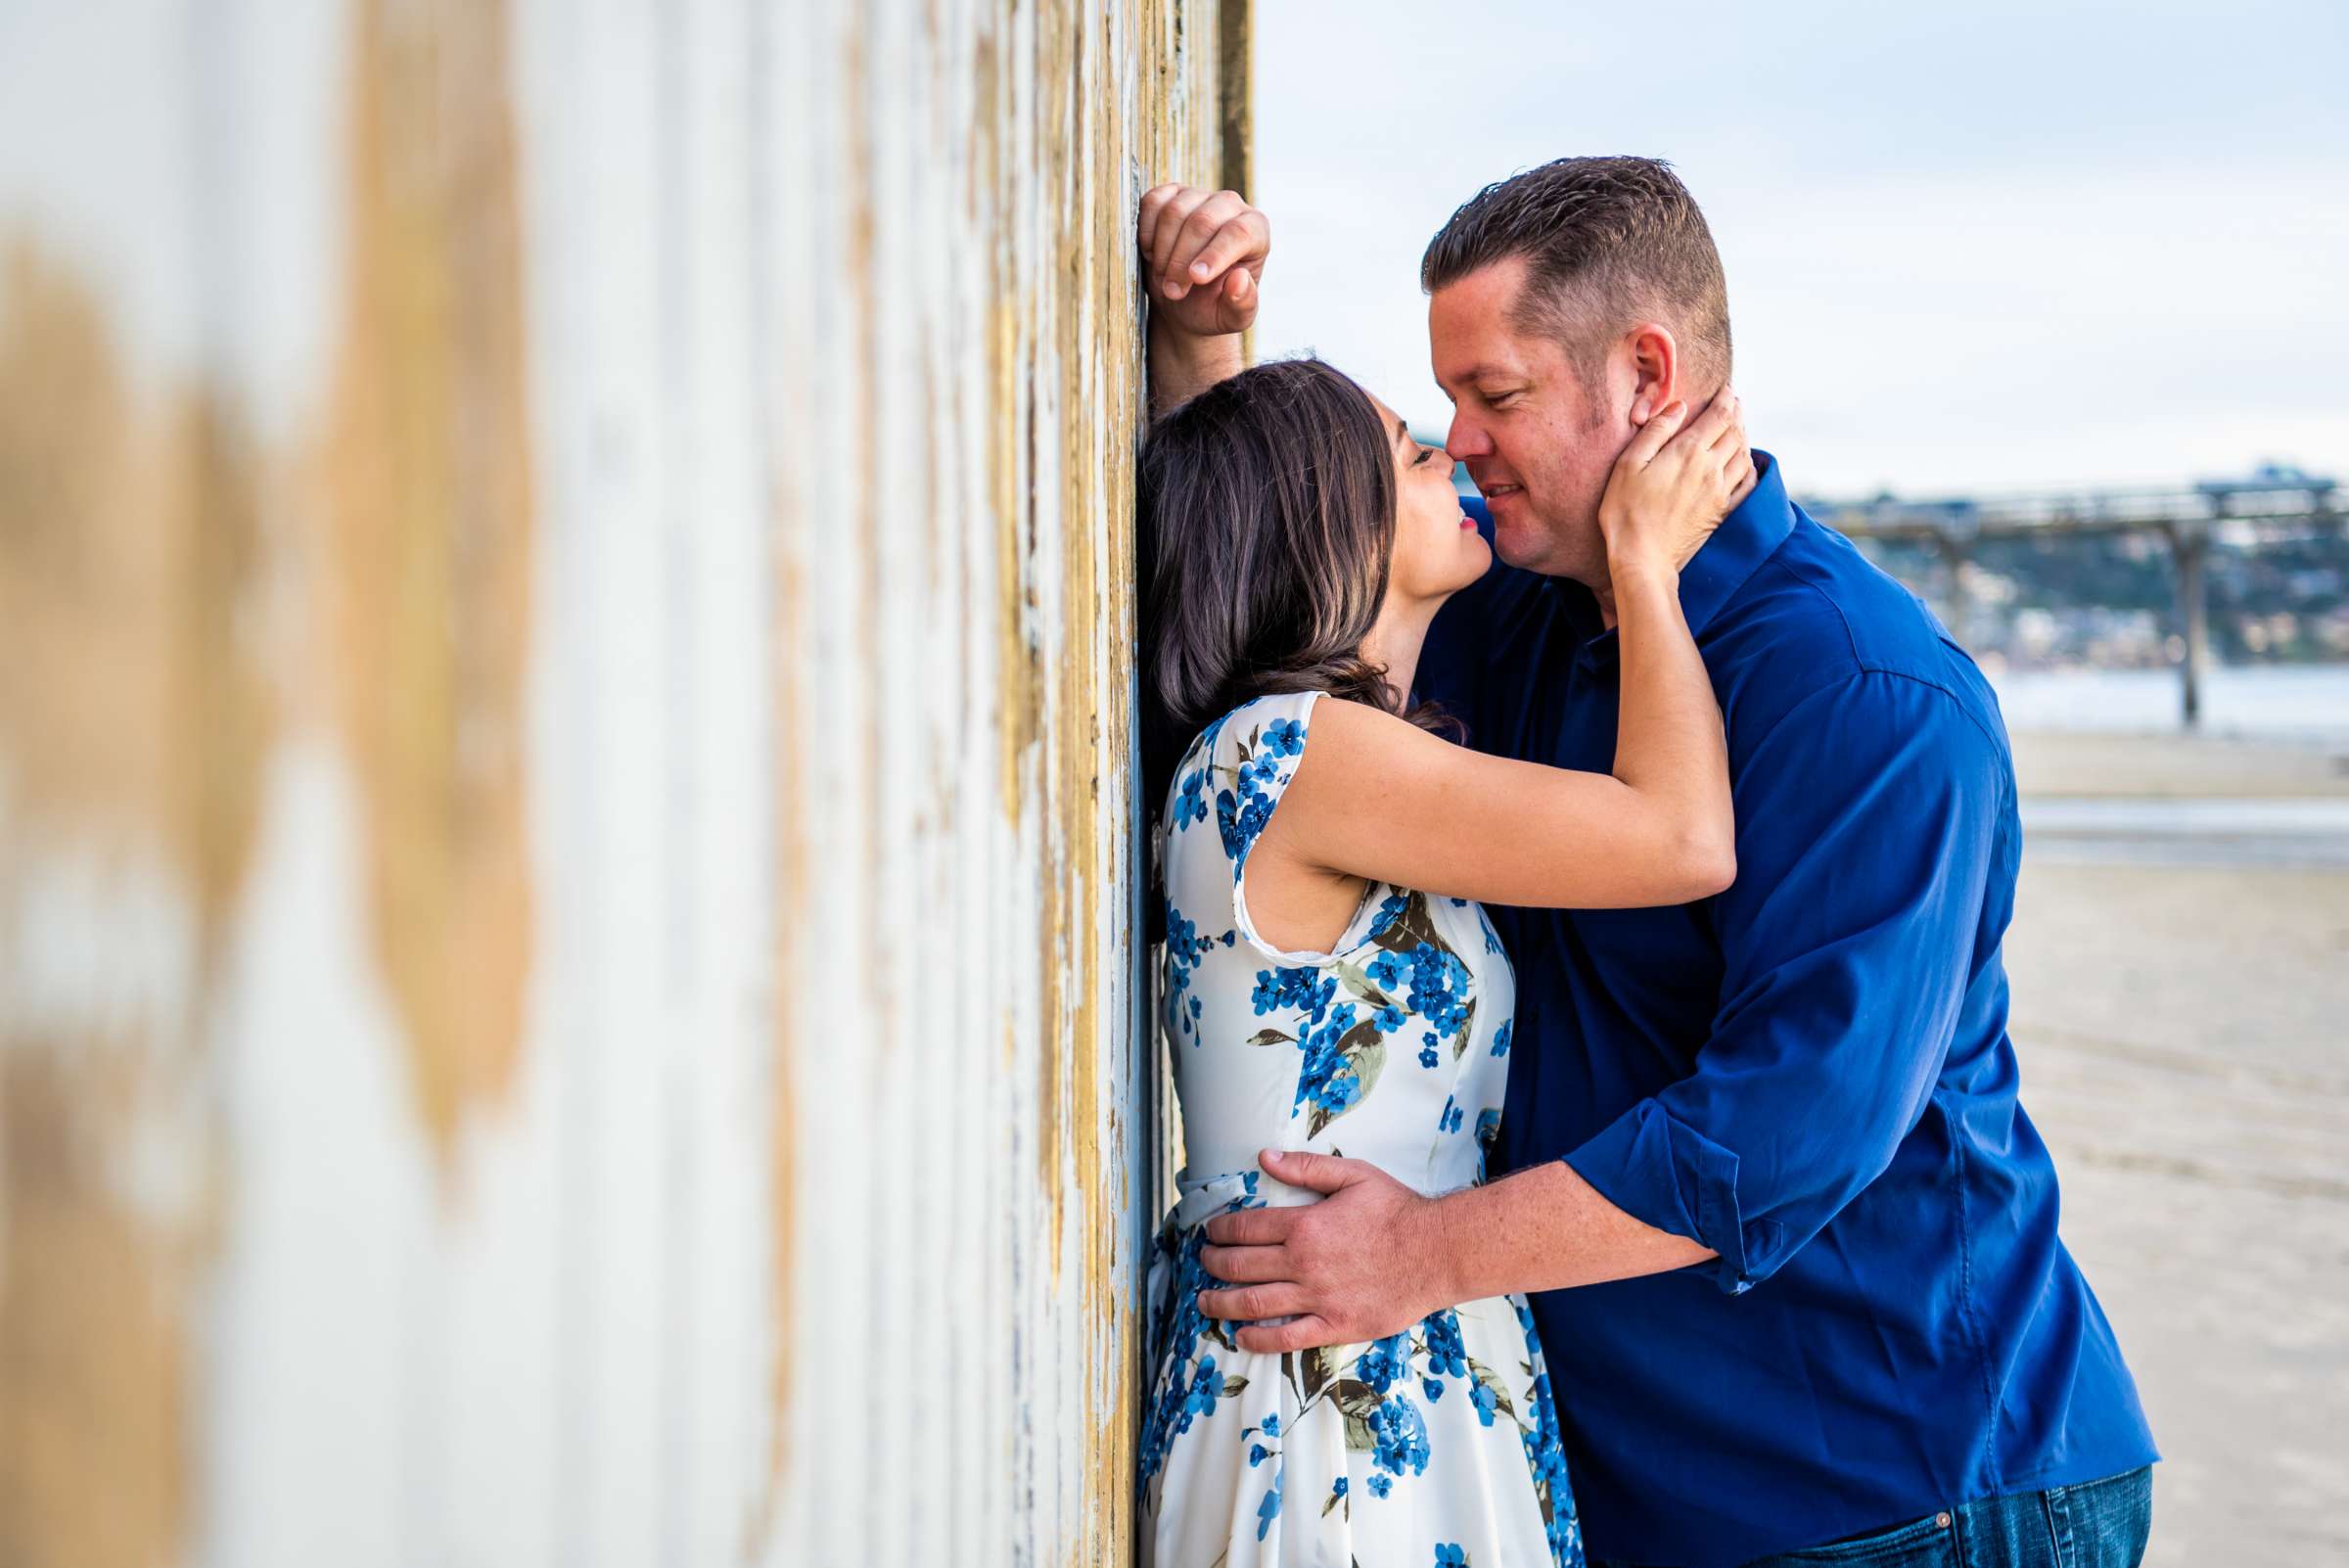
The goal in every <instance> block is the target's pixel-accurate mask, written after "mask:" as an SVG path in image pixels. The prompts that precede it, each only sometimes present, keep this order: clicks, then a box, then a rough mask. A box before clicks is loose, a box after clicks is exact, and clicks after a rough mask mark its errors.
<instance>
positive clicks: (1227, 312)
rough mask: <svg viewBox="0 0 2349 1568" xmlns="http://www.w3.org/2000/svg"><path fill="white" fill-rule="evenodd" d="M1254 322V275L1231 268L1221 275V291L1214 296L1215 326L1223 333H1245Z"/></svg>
mask: <svg viewBox="0 0 2349 1568" xmlns="http://www.w3.org/2000/svg"><path fill="white" fill-rule="evenodd" d="M1255 321H1256V277H1255V274H1253V273H1251V272H1250V271H1249V270H1248V269H1247V268H1246V267H1233V268H1232V269H1231V270H1230V271H1229V272H1227V273H1225V274H1224V275H1223V287H1222V291H1221V293H1220V294H1218V295H1217V296H1216V325H1217V326H1219V327H1221V328H1222V329H1223V330H1224V331H1225V332H1246V331H1247V330H1248V328H1249V327H1250V326H1251V325H1253V324H1254V323H1255Z"/></svg>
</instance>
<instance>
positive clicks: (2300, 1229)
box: [2006, 733, 2349, 1564]
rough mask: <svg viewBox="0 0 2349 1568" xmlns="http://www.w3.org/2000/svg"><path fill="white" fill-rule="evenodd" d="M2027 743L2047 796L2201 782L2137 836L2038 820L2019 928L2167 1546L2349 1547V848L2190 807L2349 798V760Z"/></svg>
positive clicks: (2081, 1253)
mask: <svg viewBox="0 0 2349 1568" xmlns="http://www.w3.org/2000/svg"><path fill="white" fill-rule="evenodd" d="M2015 753H2016V770H2017V776H2018V779H2019V780H2020V782H2021V785H2022V788H2023V790H2024V793H2025V796H2026V800H2025V812H2026V821H2027V822H2028V821H2029V820H2030V817H2031V812H2032V809H2033V807H2034V803H2035V802H2037V803H2040V804H2043V805H2044V804H2046V803H2048V802H2049V801H2050V799H2051V798H2060V799H2061V800H2062V801H2064V802H2067V803H2077V802H2083V801H2109V802H2113V803H2116V804H2117V805H2118V806H2119V807H2124V808H2130V809H2134V807H2132V805H2131V803H2145V802H2176V803H2185V805H2186V806H2188V807H2189V809H2188V811H2186V812H2184V813H2182V817H2183V820H2182V822H2181V823H2180V824H2179V826H2178V829H2177V831H2175V832H2174V833H2171V834H2169V835H2167V836H2166V837H2165V836H2164V835H2163V834H2160V833H2155V834H2153V835H2151V836H2147V835H2145V834H2143V833H2142V832H2137V831H2133V832H2132V834H2131V836H2130V837H2129V838H2128V839H2127V840H2126V841H2125V844H2126V849H2125V853H2122V854H2120V855H2118V856H2117V857H2116V856H2115V855H2114V854H2112V853H2110V851H2111V846H2112V843H2113V842H2115V841H2112V840H2109V839H2100V838H2099V836H2098V835H2097V834H2096V833H2095V832H2093V831H2089V832H2078V831H2075V829H2077V828H2078V827H2079V826H2080V824H2081V823H2082V822H2083V821H2084V820H2091V819H2093V816H2094V811H2093V809H2092V810H2090V811H2089V812H2088V813H2087V815H2086V817H2085V818H2084V817H2083V816H2082V815H2081V814H2080V813H2079V812H2077V811H2075V812H2072V813H2070V814H2065V815H2063V816H2061V817H2060V818H2059V820H2061V821H2062V822H2063V823H2064V824H2065V827H2064V829H2063V830H2062V831H2041V832H2034V831H2032V830H2031V829H2030V828H2029V827H2027V828H2026V834H2025V843H2026V849H2025V855H2024V870H2023V877H2022V883H2021V887H2020V891H2019V894H2018V900H2017V909H2016V916H2015V922H2014V926H2013V929H2012V931H2011V933H2010V935H2009V937H2008V941H2007V945H2006V961H2007V967H2008V970H2009V973H2010V975H2011V977H2012V981H2013V987H2014V1003H2013V1034H2014V1038H2015V1041H2016V1047H2017V1050H2018V1053H2019V1055H2020V1057H2021V1062H2022V1071H2023V1100H2024V1104H2025V1106H2026V1108H2027V1109H2028V1110H2029V1112H2030V1114H2031V1116H2032V1118H2033V1120H2034V1121H2035V1122H2036V1123H2037V1124H2038V1125H2039V1127H2040V1130H2041V1131H2042V1132H2043V1133H2044V1135H2045V1136H2046V1137H2047V1139H2048V1141H2049V1143H2050V1145H2051V1146H2052V1148H2053V1149H2054V1151H2055V1156H2056V1161H2057V1166H2058V1170H2059V1171H2060V1173H2061V1175H2062V1177H2063V1182H2064V1198H2065V1202H2064V1220H2063V1230H2064V1237H2065V1240H2066V1241H2067V1243H2068V1244H2069V1245H2070V1247H2071V1249H2072V1251H2073V1253H2074V1255H2075V1256H2076V1257H2078V1259H2079V1260H2080V1262H2081V1264H2082V1266H2083V1268H2085V1269H2086V1270H2087V1272H2088V1275H2089V1278H2090V1280H2091V1281H2092V1283H2093V1284H2094V1286H2095V1288H2096V1292H2097V1294H2098V1296H2099V1297H2100V1298H2101V1299H2102V1301H2103V1303H2104V1306H2105V1309H2106V1311H2107V1313H2108V1314H2110V1316H2111V1318H2112V1321H2113V1324H2114V1327H2115V1330H2116V1331H2117V1332H2118V1334H2119V1335H2120V1339H2121V1344H2122V1348H2123V1350H2124V1351H2125V1353H2126V1354H2127V1355H2128V1357H2129V1360H2130V1362H2131V1364H2132V1366H2133V1367H2134V1368H2135V1369H2136V1372H2137V1375H2138V1380H2139V1385H2140V1389H2141V1392H2142V1395H2143V1397H2144V1401H2145V1404H2146V1407H2147V1409H2148V1411H2149V1413H2150V1415H2151V1417H2152V1421H2153V1425H2154V1432H2155V1436H2156V1439H2157V1441H2158V1442H2159V1443H2160V1445H2161V1448H2162V1452H2163V1454H2164V1456H2165V1457H2164V1462H2163V1463H2162V1464H2161V1465H2160V1466H2159V1467H2158V1468H2157V1469H2156V1471H2155V1477H2156V1481H2155V1494H2154V1496H2155V1515H2154V1537H2153V1547H2152V1550H2151V1552H2150V1553H2149V1554H2148V1556H2147V1558H2146V1561H2147V1562H2148V1563H2151V1564H2188V1563H2194V1564H2204V1563H2223V1564H2234V1563H2242V1564H2255V1563H2260V1564H2264V1563H2286V1562H2289V1563H2304V1562H2305V1563H2314V1562H2349V1472H2345V1471H2344V1469H2343V1466H2342V1464H2341V1462H2340V1461H2341V1453H2342V1442H2343V1439H2342V1433H2343V1432H2344V1431H2349V1051H2345V1050H2344V1047H2345V1046H2349V869H2344V868H2343V867H2342V866H2341V864H2340V862H2339V861H2338V859H2337V858H2335V859H2331V860H2329V861H2328V860H2326V856H2325V853H2320V849H2321V845H2322V844H2323V843H2327V842H2329V841H2328V840H2326V839H2324V833H2325V831H2326V830H2325V829H2324V828H2323V826H2322V823H2320V824H2319V829H2318V832H2317V833H2316V834H2314V835H2312V836H2309V837H2307V838H2306V839H2305V840H2304V841H2301V842H2306V843H2307V844H2309V845H2310V846H2311V849H2310V853H2309V854H2308V855H2307V856H2306V858H2308V859H2311V860H2313V861H2317V862H2319V863H2318V864H2317V865H2315V866H2313V867H2312V866H2310V865H2296V864H2292V863H2289V862H2290V861H2291V860H2292V859H2293V858H2294V855H2293V853H2292V851H2291V846H2292V844H2293V843H2294V842H2295V841H2294V840H2293V839H2291V838H2290V837H2289V836H2288V835H2286V836H2285V837H2282V838H2280V839H2274V840H2271V841H2269V842H2266V843H2265V844H2264V847H2263V851H2262V853H2259V854H2257V855H2244V856H2239V857H2238V856H2236V855H2234V853H2232V852H2231V851H2230V850H2229V847H2228V844H2227V842H2225V841H2223V840H2218V841H2214V840H2211V839H2209V838H2207V837H2198V836H2197V834H2196V833H2195V831H2194V826H2193V822H2194V819H2193V817H2192V815H2191V811H2190V807H2192V806H2193V805H2194V803H2200V802H2205V801H2227V802H2235V803H2242V802H2259V801H2278V802H2281V801H2292V802H2301V803H2311V802H2316V803H2322V802H2327V801H2331V802H2338V803H2343V804H2342V807H2341V808H2342V810H2343V811H2349V758H2344V757H2343V756H2341V755H2338V752H2337V749H2335V748H2327V747H2322V746H2316V745H2308V746H2293V745H2290V744H2286V743H2280V742H2245V741H2232V742H2231V741H2224V740H2200V739H2190V738H2186V737H2181V736H2142V737H2140V736H2126V735H2081V734H2052V733H2036V734H2033V733H2026V734H2018V735H2017V736H2016V737H2015ZM2326 809H2327V808H2326V807H2316V810H2317V812H2318V813H2319V814H2320V815H2321V814H2322V813H2323V812H2324V811H2325V810H2326ZM2295 810H2296V813H2297V814H2296V815H2293V816H2292V820H2295V821H2298V822H2300V823H2301V827H2300V829H2298V831H2302V832H2306V831H2307V819H2308V818H2309V814H2310V812H2309V808H2308V807H2305V806H2303V807H2297V808H2295ZM2141 814H2142V813H2141ZM2154 814H2155V815H2156V816H2158V813H2157V812H2156V813H2154ZM2287 815H2291V813H2287ZM2165 845H2166V846H2171V848H2165ZM2173 850H2174V853H2173ZM2238 858H2239V859H2242V860H2243V861H2245V862H2247V863H2232V862H2234V861H2235V860H2237V859H2238Z"/></svg>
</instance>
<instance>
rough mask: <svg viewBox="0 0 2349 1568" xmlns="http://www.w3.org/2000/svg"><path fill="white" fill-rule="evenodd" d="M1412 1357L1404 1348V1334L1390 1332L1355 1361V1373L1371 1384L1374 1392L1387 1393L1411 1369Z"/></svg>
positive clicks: (1372, 1343)
mask: <svg viewBox="0 0 2349 1568" xmlns="http://www.w3.org/2000/svg"><path fill="white" fill-rule="evenodd" d="M1409 1365H1410V1357H1409V1354H1408V1353H1407V1352H1405V1350H1404V1348H1403V1336H1402V1335H1401V1334H1390V1335H1388V1336H1387V1337H1386V1338H1385V1339H1381V1340H1374V1341H1372V1342H1371V1345H1370V1348H1369V1349H1368V1350H1366V1351H1364V1352H1362V1354H1361V1356H1360V1357H1359V1359H1357V1360H1356V1361H1355V1363H1354V1375H1355V1376H1357V1377H1359V1378H1360V1379H1361V1380H1362V1381H1363V1382H1364V1383H1366V1384H1368V1385H1369V1388H1370V1392H1371V1393H1373V1394H1381V1395H1383V1394H1385V1393H1386V1391H1387V1390H1388V1389H1389V1388H1391V1387H1393V1386H1394V1383H1395V1380H1396V1379H1398V1378H1400V1377H1402V1376H1403V1374H1404V1373H1405V1371H1406V1370H1408V1369H1409Z"/></svg>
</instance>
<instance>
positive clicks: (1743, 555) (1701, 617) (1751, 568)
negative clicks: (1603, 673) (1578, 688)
mask: <svg viewBox="0 0 2349 1568" xmlns="http://www.w3.org/2000/svg"><path fill="white" fill-rule="evenodd" d="M1793 531H1794V506H1793V503H1792V502H1790V501H1788V500H1787V499H1786V481H1785V478H1784V476H1782V475H1781V474H1779V472H1778V460H1777V459H1776V458H1774V457H1773V456H1771V455H1770V454H1769V453H1768V452H1765V451H1762V450H1760V449H1758V448H1757V449H1756V450H1755V452H1754V487H1753V489H1752V490H1751V491H1750V492H1749V493H1748V494H1747V495H1746V498H1745V499H1744V500H1742V501H1739V502H1738V503H1737V505H1736V506H1735V508H1733V509H1732V510H1731V511H1730V513H1729V515H1728V516H1727V517H1725V518H1723V519H1722V520H1721V527H1719V528H1717V529H1715V530H1713V536H1712V537H1711V538H1709V539H1707V540H1706V541H1705V543H1704V547H1703V548H1701V549H1699V550H1698V551H1697V552H1696V557H1695V559H1694V560H1691V561H1690V562H1689V563H1688V564H1687V565H1686V566H1685V567H1682V568H1681V615H1682V616H1684V617H1686V618H1687V621H1688V632H1689V635H1691V636H1695V637H1702V636H1703V635H1704V634H1705V628H1706V627H1707V626H1709V625H1711V624H1712V623H1713V618H1714V617H1716V616H1718V615H1719V614H1721V611H1722V609H1723V607H1724V606H1726V605H1727V603H1728V602H1729V600H1730V599H1731V598H1733V597H1735V595H1736V593H1737V590H1738V589H1739V588H1742V587H1744V586H1745V584H1746V582H1747V580H1748V579H1749V578H1751V577H1752V576H1753V575H1754V574H1755V573H1756V572H1758V571H1760V570H1761V568H1762V563H1763V562H1765V561H1767V560H1769V559H1770V558H1771V557H1772V556H1773V555H1774V554H1776V553H1777V548H1778V546H1779V545H1781V544H1783V543H1785V542H1786V535H1788V534H1789V533H1792V532H1793ZM1550 580H1551V581H1552V582H1553V583H1556V584H1557V585H1558V586H1560V587H1561V588H1571V589H1574V590H1577V591H1576V592H1575V593H1574V594H1573V596H1572V597H1573V598H1574V600H1575V609H1576V610H1577V611H1579V612H1581V613H1580V614H1578V615H1577V616H1576V617H1575V619H1576V620H1577V621H1578V622H1580V623H1583V624H1584V625H1585V626H1586V627H1587V630H1586V633H1585V641H1584V643H1583V647H1582V655H1583V658H1584V659H1586V660H1587V661H1589V662H1591V663H1593V664H1609V665H1611V664H1613V663H1614V662H1615V657H1616V649H1615V633H1614V632H1613V631H1612V630H1608V629H1605V628H1604V626H1603V623H1601V622H1600V620H1599V617H1598V608H1597V605H1596V603H1595V601H1593V600H1592V599H1591V597H1590V592H1589V589H1588V588H1584V587H1583V586H1582V584H1581V583H1568V582H1565V581H1563V580H1562V579H1559V578H1552V579H1550Z"/></svg>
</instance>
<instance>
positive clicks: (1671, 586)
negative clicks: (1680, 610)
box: [1607, 550, 1681, 593]
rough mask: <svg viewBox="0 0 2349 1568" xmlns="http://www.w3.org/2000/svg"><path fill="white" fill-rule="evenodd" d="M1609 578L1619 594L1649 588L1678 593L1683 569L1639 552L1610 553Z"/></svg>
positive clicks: (1608, 558) (1608, 559) (1608, 556)
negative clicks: (1639, 588) (1625, 590)
mask: <svg viewBox="0 0 2349 1568" xmlns="http://www.w3.org/2000/svg"><path fill="white" fill-rule="evenodd" d="M1607 576H1608V577H1609V578H1611V579H1612V580H1613V582H1614V584H1615V588H1616V591H1617V592H1618V593H1621V592H1622V591H1623V590H1624V589H1626V588H1633V587H1647V586H1652V587H1656V588H1661V589H1663V590H1665V591H1667V592H1678V591H1679V590H1680V585H1681V569H1680V567H1679V566H1678V565H1677V564H1676V563H1674V562H1672V561H1668V560H1665V559H1662V558H1661V557H1658V556H1655V555H1651V554H1648V553H1646V552H1643V551H1638V550H1623V551H1615V550H1610V551H1608V552H1607Z"/></svg>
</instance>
